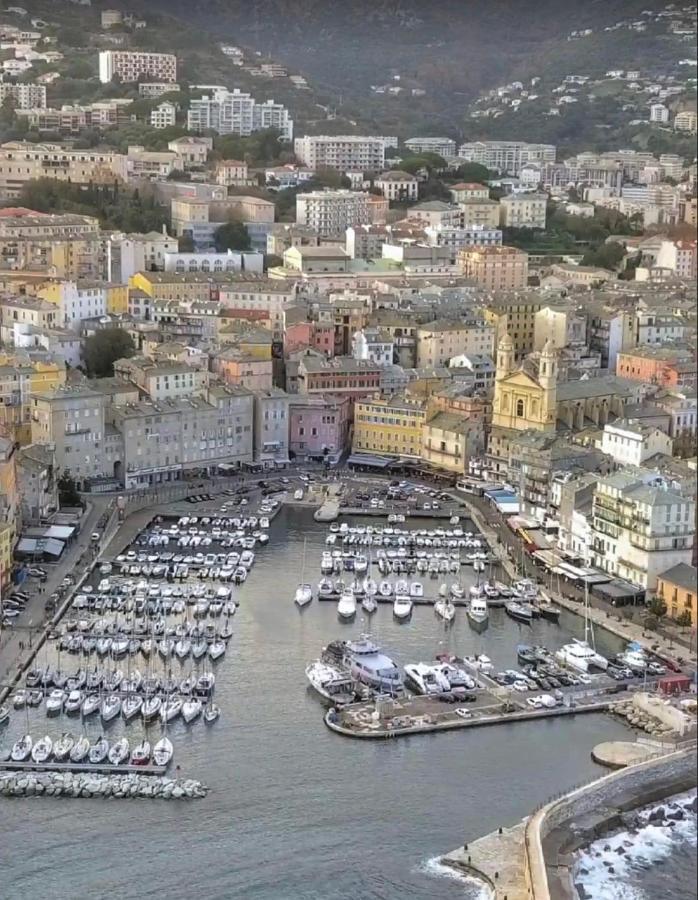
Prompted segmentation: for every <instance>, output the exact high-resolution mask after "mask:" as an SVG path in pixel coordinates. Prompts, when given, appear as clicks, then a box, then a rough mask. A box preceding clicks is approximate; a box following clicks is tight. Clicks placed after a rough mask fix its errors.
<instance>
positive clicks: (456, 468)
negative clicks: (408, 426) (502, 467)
mask: <svg viewBox="0 0 698 900" xmlns="http://www.w3.org/2000/svg"><path fill="white" fill-rule="evenodd" d="M484 449H485V443H484V427H483V422H482V421H481V420H479V419H477V418H472V417H471V416H470V415H468V414H467V413H463V412H453V411H448V410H437V411H435V412H432V413H430V414H429V416H428V418H427V421H426V422H425V423H424V426H423V429H422V450H421V455H422V459H423V460H424V462H426V463H428V464H429V465H431V466H434V467H435V468H437V469H443V470H445V471H447V472H452V473H453V474H454V475H463V474H466V473H467V472H468V463H469V461H470V459H471V458H473V457H480V456H481V455H482V454H483V452H484Z"/></svg>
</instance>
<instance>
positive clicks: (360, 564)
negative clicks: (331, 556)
mask: <svg viewBox="0 0 698 900" xmlns="http://www.w3.org/2000/svg"><path fill="white" fill-rule="evenodd" d="M367 570H368V560H367V559H366V557H365V556H364V555H363V554H361V553H359V554H358V556H356V557H355V558H354V571H355V572H356V573H357V575H361V574H363V573H364V572H366V571H367Z"/></svg>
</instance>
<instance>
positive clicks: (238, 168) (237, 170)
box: [216, 159, 247, 187]
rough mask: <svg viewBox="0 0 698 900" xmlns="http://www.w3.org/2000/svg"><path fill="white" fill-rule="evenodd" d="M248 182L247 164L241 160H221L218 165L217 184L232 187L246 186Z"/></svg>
mask: <svg viewBox="0 0 698 900" xmlns="http://www.w3.org/2000/svg"><path fill="white" fill-rule="evenodd" d="M246 181H247V163H246V162H243V161H242V160H240V159H221V160H220V161H219V162H218V163H216V182H217V183H218V184H222V185H225V187H231V186H233V185H236V184H245V182H246Z"/></svg>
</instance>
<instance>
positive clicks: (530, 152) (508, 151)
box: [458, 141, 557, 175]
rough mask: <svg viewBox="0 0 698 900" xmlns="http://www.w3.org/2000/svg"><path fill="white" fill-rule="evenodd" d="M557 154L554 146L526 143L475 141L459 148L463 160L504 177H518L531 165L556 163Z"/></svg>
mask: <svg viewBox="0 0 698 900" xmlns="http://www.w3.org/2000/svg"><path fill="white" fill-rule="evenodd" d="M556 152H557V151H556V148H555V146H554V145H553V144H529V143H526V142H524V141H474V142H471V143H465V144H461V146H460V147H459V148H458V156H460V157H461V158H462V159H465V160H467V161H468V162H474V163H479V164H480V165H481V166H485V167H486V168H488V169H493V170H494V171H496V172H500V173H502V174H503V175H518V174H519V172H520V171H521V169H522V167H523V166H525V165H529V164H531V163H538V164H541V165H542V164H545V163H554V162H555V156H556Z"/></svg>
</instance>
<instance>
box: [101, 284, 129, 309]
mask: <svg viewBox="0 0 698 900" xmlns="http://www.w3.org/2000/svg"><path fill="white" fill-rule="evenodd" d="M104 292H105V295H106V299H107V314H108V315H110V316H125V315H126V314H127V313H128V285H127V284H105V285H104Z"/></svg>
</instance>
